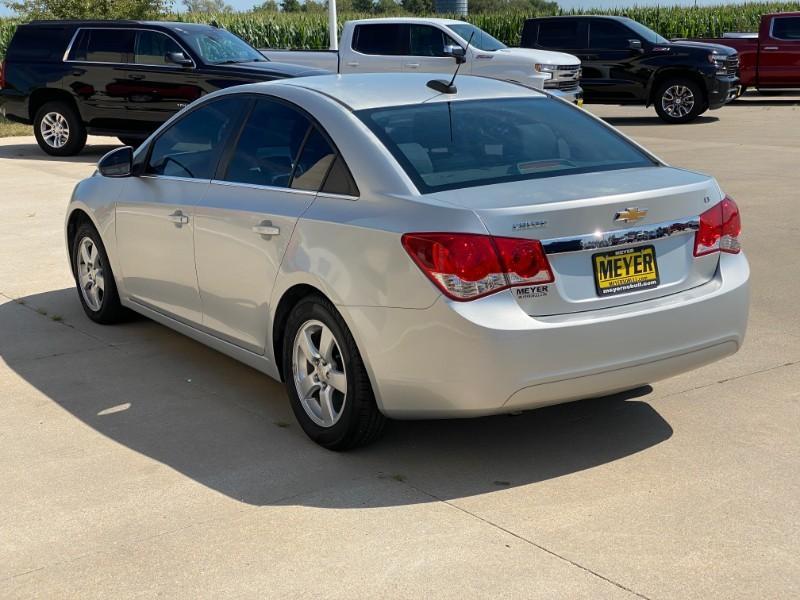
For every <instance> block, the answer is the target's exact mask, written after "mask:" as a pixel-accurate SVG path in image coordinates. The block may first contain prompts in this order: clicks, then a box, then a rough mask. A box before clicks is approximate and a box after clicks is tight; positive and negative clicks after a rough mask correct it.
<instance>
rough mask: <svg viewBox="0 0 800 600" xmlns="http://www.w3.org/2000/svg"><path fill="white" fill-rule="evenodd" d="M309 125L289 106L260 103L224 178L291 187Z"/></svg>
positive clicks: (266, 101) (245, 129) (269, 102)
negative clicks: (296, 163) (295, 165)
mask: <svg viewBox="0 0 800 600" xmlns="http://www.w3.org/2000/svg"><path fill="white" fill-rule="evenodd" d="M309 126H310V123H309V121H308V119H307V118H306V117H305V116H304V115H303V114H301V113H299V112H298V111H296V110H294V109H292V108H290V107H288V106H286V105H285V104H282V103H280V102H274V101H271V100H259V101H258V102H257V104H256V106H255V108H254V109H253V112H252V113H251V114H250V117H249V118H248V120H247V123H246V125H245V126H244V129H243V130H242V135H241V136H240V137H239V141H238V142H237V143H236V148H235V150H234V152H233V155H232V156H231V159H230V162H229V163H228V168H227V170H226V173H225V176H224V179H225V180H226V181H233V182H236V183H251V184H257V185H271V186H276V187H289V184H290V182H291V178H292V172H293V170H294V162H295V160H296V159H297V155H298V153H299V152H300V147H301V146H302V144H303V141H304V140H305V138H306V133H308V128H309ZM323 176H324V173H323Z"/></svg>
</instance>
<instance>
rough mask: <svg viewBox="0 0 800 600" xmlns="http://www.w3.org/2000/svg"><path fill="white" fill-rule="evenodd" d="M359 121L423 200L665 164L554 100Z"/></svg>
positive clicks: (420, 110) (367, 116)
mask: <svg viewBox="0 0 800 600" xmlns="http://www.w3.org/2000/svg"><path fill="white" fill-rule="evenodd" d="M356 114H357V115H358V117H359V118H360V119H361V120H362V121H363V122H364V123H365V124H366V125H367V126H368V127H369V128H370V129H372V131H373V132H374V133H375V134H376V135H377V136H378V138H380V140H381V141H382V142H383V144H384V145H385V146H386V147H387V148H388V149H389V151H390V152H391V153H392V154H393V155H394V157H395V158H396V159H397V161H398V162H399V163H400V165H401V166H402V167H403V169H404V170H405V171H406V173H408V175H409V177H410V178H411V179H412V180H413V181H414V183H415V185H416V186H417V188H418V189H419V190H420V191H421V192H423V193H429V192H436V191H440V190H448V189H456V188H465V187H475V186H479V185H489V184H492V183H503V182H508V181H521V180H524V179H537V178H542V177H555V176H558V175H569V174H575V173H592V172H596V171H608V170H612V169H627V168H633V167H649V166H653V165H656V164H658V163H656V162H655V161H654V160H653V159H651V158H650V157H648V156H647V155H646V154H645V153H644V152H642V151H641V150H639V149H638V148H637V147H636V146H634V145H633V144H631V143H630V142H628V141H627V140H626V139H625V138H623V137H622V136H621V135H619V134H618V133H617V132H615V131H614V130H613V129H611V128H610V127H608V126H606V125H603V124H602V123H600V122H598V121H596V120H595V119H593V118H592V117H590V116H588V115H587V114H586V113H584V112H583V111H582V110H580V109H578V108H575V107H572V106H570V105H569V104H566V103H564V102H562V101H560V100H555V99H552V98H498V99H491V100H461V101H455V102H452V101H451V102H436V103H433V104H422V105H413V106H393V107H388V108H376V109H370V110H362V111H359V112H357V113H356Z"/></svg>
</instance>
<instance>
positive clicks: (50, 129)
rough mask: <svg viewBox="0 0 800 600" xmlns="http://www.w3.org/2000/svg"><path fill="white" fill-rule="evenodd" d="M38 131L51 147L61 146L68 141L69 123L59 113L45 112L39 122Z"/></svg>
mask: <svg viewBox="0 0 800 600" xmlns="http://www.w3.org/2000/svg"><path fill="white" fill-rule="evenodd" d="M39 131H40V133H41V134H42V138H43V139H44V141H45V143H46V144H47V145H48V146H50V147H51V148H63V147H64V145H65V144H66V143H67V142H68V141H69V123H68V122H67V119H66V118H65V117H64V115H62V114H61V113H57V112H49V113H47V114H46V115H45V116H44V117H43V118H42V122H41V123H40V124H39Z"/></svg>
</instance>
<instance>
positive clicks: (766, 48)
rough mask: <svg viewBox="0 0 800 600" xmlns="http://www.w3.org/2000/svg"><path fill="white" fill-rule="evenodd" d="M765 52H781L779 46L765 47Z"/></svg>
mask: <svg viewBox="0 0 800 600" xmlns="http://www.w3.org/2000/svg"><path fill="white" fill-rule="evenodd" d="M764 50H780V48H779V47H778V46H764Z"/></svg>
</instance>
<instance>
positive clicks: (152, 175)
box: [138, 173, 211, 184]
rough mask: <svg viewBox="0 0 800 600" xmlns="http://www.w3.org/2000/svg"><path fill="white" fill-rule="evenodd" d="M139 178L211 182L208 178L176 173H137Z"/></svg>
mask: <svg viewBox="0 0 800 600" xmlns="http://www.w3.org/2000/svg"><path fill="white" fill-rule="evenodd" d="M138 177H139V178H140V179H159V180H162V181H164V180H166V181H188V182H191V183H206V184H208V183H211V180H210V179H196V178H194V177H179V176H177V175H159V174H157V173H143V174H142V175H138Z"/></svg>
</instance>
